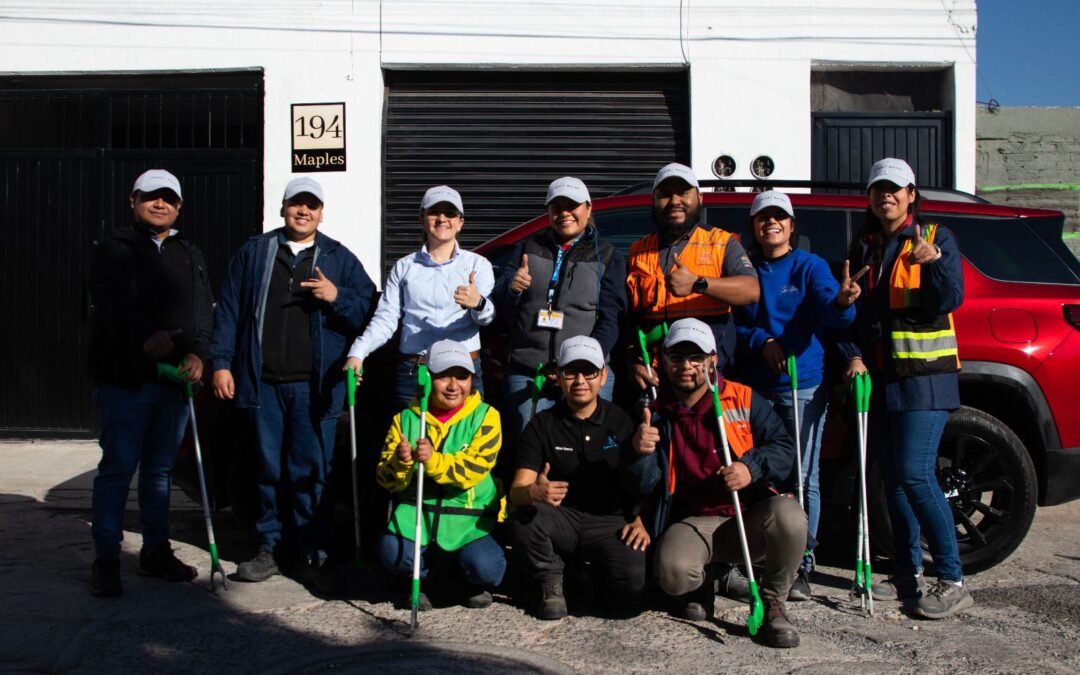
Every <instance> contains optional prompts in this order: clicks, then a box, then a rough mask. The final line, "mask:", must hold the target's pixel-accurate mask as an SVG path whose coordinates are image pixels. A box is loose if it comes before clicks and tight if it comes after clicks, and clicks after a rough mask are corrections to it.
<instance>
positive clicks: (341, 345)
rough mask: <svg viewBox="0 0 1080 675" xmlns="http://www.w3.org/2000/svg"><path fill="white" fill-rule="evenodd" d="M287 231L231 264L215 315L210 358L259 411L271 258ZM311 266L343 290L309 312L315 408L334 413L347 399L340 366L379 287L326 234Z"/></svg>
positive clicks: (254, 243) (253, 243)
mask: <svg viewBox="0 0 1080 675" xmlns="http://www.w3.org/2000/svg"><path fill="white" fill-rule="evenodd" d="M282 231H283V228H278V229H276V230H273V231H271V232H266V233H264V234H260V235H258V236H255V237H252V238H251V239H248V240H247V241H246V242H244V244H243V246H241V247H240V250H239V251H237V253H236V255H235V256H233V258H232V260H231V261H230V262H229V271H228V274H227V275H226V277H225V282H224V283H223V284H222V287H221V293H220V298H219V300H218V304H217V310H216V312H215V315H214V320H215V324H214V339H213V342H212V343H211V345H210V360H211V365H212V367H213V369H214V370H215V371H217V370H223V369H225V370H231V371H232V374H233V379H234V380H235V382H236V398H235V403H236V405H237V406H239V407H241V408H257V407H258V406H259V380H260V379H261V377H262V324H263V319H264V317H265V315H266V294H267V291H268V290H269V287H270V273H271V271H272V270H273V265H274V257H275V256H276V255H277V250H278V246H281V245H283V244H282V242H283V241H284V239H283V236H284V235H283V234H282ZM314 257H315V259H314V261H313V263H312V269H314V268H315V266H316V265H317V266H318V267H319V269H320V270H321V271H322V273H323V274H324V275H326V278H328V279H329V280H330V281H332V282H333V283H334V285H335V286H337V289H338V295H337V298H336V299H335V300H334V302H330V303H327V302H323V303H319V304H320V307H319V309H318V311H316V312H314V313H312V315H311V344H312V349H313V350H314V353H313V354H312V369H313V372H312V380H311V384H312V390H311V407H312V410H313V411H314V412H316V413H317V414H318V415H319V416H320V417H329V416H333V415H336V414H337V413H338V412H340V411H341V407H342V405H343V403H344V399H345V380H344V373H343V372H342V366H343V365H344V363H345V355H346V353H347V351H348V348H349V345H351V344H352V341H353V340H354V339H355V338H356V336H357V335H358V334H359V333H360V332H361V330H362V329H363V327H364V324H365V323H366V322H367V319H368V310H369V309H370V308H371V307H372V304H373V303H374V298H375V284H374V283H372V281H371V278H370V277H368V275H367V272H365V271H364V266H363V265H361V264H360V261H359V260H357V259H356V256H354V255H353V254H352V252H351V251H349V249H347V248H345V247H344V246H342V245H341V244H340V243H339V242H337V241H335V240H333V239H331V238H330V237H327V236H326V235H324V234H322V233H321V232H317V233H316V234H315V252H314Z"/></svg>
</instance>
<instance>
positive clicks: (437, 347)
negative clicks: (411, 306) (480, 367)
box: [427, 202, 476, 375]
mask: <svg viewBox="0 0 1080 675" xmlns="http://www.w3.org/2000/svg"><path fill="white" fill-rule="evenodd" d="M436 203H438V202H436ZM427 366H428V370H429V371H431V373H432V374H433V375H434V374H438V373H445V372H446V371H448V370H450V369H451V368H464V369H465V370H467V371H469V372H470V373H472V374H473V375H475V374H476V369H475V368H473V363H472V357H471V356H469V350H468V349H465V345H463V344H461V343H460V342H454V341H453V340H439V341H438V342H436V343H435V344H433V345H431V349H430V350H428V355H427Z"/></svg>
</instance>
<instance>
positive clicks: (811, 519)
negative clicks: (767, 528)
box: [770, 386, 829, 539]
mask: <svg viewBox="0 0 1080 675" xmlns="http://www.w3.org/2000/svg"><path fill="white" fill-rule="evenodd" d="M770 398H771V399H772V404H773V410H775V411H776V414H778V415H780V417H781V418H782V419H783V420H784V426H786V427H787V430H788V434H790V435H791V437H792V438H795V417H794V414H793V412H794V411H793V410H792V406H791V390H790V389H788V390H787V391H784V392H779V393H776V392H774V393H773V394H772V395H771V396H770ZM828 407H829V391H828V389H827V388H825V387H818V386H814V387H807V388H805V389H800V390H799V436H800V438H799V442H800V443H801V444H802V446H801V447H802V482H803V493H804V494H805V496H806V505H805V508H806V524H807V528H806V529H807V531H808V532H809V533H810V536H811V537H813V538H815V539H816V538H817V531H818V523H820V522H821V485H820V480H819V476H818V473H819V469H820V464H821V432H822V431H823V430H824V429H825V412H826V410H827V409H828ZM791 470H792V478H794V476H795V474H794V471H795V467H794V466H792V467H791ZM791 482H792V484H794V483H795V481H794V480H792V481H791ZM795 494H796V495H798V488H796V493H795Z"/></svg>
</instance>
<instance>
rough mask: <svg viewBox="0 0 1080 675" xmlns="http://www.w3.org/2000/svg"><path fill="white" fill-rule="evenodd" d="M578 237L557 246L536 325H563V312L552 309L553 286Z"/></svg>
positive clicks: (550, 327) (540, 326) (557, 282)
mask: <svg viewBox="0 0 1080 675" xmlns="http://www.w3.org/2000/svg"><path fill="white" fill-rule="evenodd" d="M579 240H580V237H578V239H575V240H574V241H573V242H571V244H570V245H569V246H567V247H566V248H563V247H561V246H560V247H559V252H558V254H557V255H556V256H555V269H554V270H552V272H551V281H549V282H548V288H547V307H544V308H541V310H540V311H539V312H538V313H537V315H536V327H537V328H545V329H547V330H561V329H562V327H563V318H564V314H563V313H562V312H560V311H558V310H556V309H552V307H553V306H554V305H555V288H556V287H558V285H559V276H560V275H561V274H562V266H563V262H564V261H565V260H566V256H567V255H568V254H569V253H570V251H571V250H572V249H573V248H574V246H575V245H577V243H578V241H579Z"/></svg>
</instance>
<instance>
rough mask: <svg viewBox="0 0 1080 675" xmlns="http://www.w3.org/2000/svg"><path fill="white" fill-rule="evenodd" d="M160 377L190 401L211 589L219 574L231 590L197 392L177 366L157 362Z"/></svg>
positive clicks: (189, 411) (215, 585)
mask: <svg viewBox="0 0 1080 675" xmlns="http://www.w3.org/2000/svg"><path fill="white" fill-rule="evenodd" d="M157 372H158V377H162V378H165V379H167V380H172V381H173V382H176V383H178V384H181V385H183V387H184V396H185V397H186V398H187V402H188V417H190V418H191V438H192V440H193V441H194V442H195V468H196V469H197V470H198V473H199V492H200V493H201V495H202V511H203V520H204V521H205V522H206V539H207V541H208V542H209V548H210V590H211V591H214V592H217V576H218V575H220V576H221V587H222V588H224V589H225V590H229V582H228V580H227V579H226V578H225V570H224V569H222V567H221V559H220V558H218V550H217V541H216V540H215V539H214V523H213V521H212V520H211V519H210V496H209V494H208V493H207V492H206V475H205V474H204V473H203V461H202V445H201V444H200V443H199V425H198V423H196V421H195V393H194V391H193V389H192V386H191V382H190V381H189V380H188V379H187V374H186V373H185V372H184V371H182V370H180V369H179V368H177V367H176V366H173V365H170V364H167V363H159V364H157Z"/></svg>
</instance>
